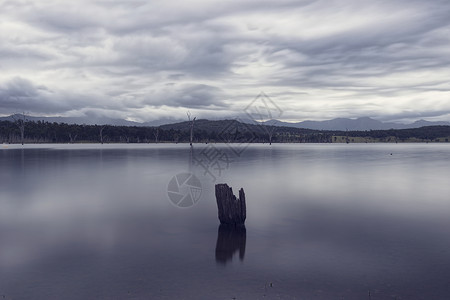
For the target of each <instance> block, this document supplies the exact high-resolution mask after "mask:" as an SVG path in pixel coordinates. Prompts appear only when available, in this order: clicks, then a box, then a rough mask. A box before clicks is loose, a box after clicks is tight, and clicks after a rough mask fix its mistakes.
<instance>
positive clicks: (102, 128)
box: [100, 125, 106, 144]
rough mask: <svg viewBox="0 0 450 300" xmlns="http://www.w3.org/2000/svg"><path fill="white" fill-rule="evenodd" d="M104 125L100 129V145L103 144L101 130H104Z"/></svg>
mask: <svg viewBox="0 0 450 300" xmlns="http://www.w3.org/2000/svg"><path fill="white" fill-rule="evenodd" d="M105 127H106V125H103V126H102V127H100V143H102V144H103V130H104V129H105Z"/></svg>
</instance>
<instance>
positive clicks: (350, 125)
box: [264, 117, 450, 131]
mask: <svg viewBox="0 0 450 300" xmlns="http://www.w3.org/2000/svg"><path fill="white" fill-rule="evenodd" d="M264 124H267V125H274V126H288V127H295V128H308V129H314V130H344V131H345V130H349V131H365V130H389V129H408V128H420V127H424V126H439V125H443V126H449V125H450V122H443V121H442V122H430V121H425V120H418V121H416V122H414V123H411V124H402V123H392V122H381V121H378V120H375V119H372V118H369V117H363V118H357V119H347V118H336V119H332V120H327V121H303V122H297V123H289V122H282V121H278V120H270V121H266V122H264Z"/></svg>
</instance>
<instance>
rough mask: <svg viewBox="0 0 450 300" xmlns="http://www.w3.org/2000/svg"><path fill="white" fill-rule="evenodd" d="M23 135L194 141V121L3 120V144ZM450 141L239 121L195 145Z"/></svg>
mask: <svg viewBox="0 0 450 300" xmlns="http://www.w3.org/2000/svg"><path fill="white" fill-rule="evenodd" d="M22 134H23V135H22ZM22 136H23V142H24V143H162V142H163V143H185V142H189V140H190V123H189V122H181V123H176V124H169V125H162V126H159V127H141V126H112V125H77V124H65V123H50V122H43V121H37V122H35V121H26V120H25V121H23V120H22V121H21V120H16V121H15V122H11V121H0V143H11V144H13V143H21V142H22ZM449 139H450V126H427V127H421V128H414V129H398V130H394V129H391V130H370V131H348V132H346V131H319V130H312V129H300V128H293V127H278V126H270V125H259V124H246V123H241V122H238V121H236V120H222V121H209V120H197V121H195V124H194V128H193V142H194V143H208V142H218V143H220V142H226V143H232V142H236V143H242V142H246V143H249V142H250V143H265V142H273V143H361V142H367V143H368V142H448V141H449Z"/></svg>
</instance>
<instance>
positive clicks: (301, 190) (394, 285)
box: [0, 144, 450, 300]
mask: <svg viewBox="0 0 450 300" xmlns="http://www.w3.org/2000/svg"><path fill="white" fill-rule="evenodd" d="M213 154H214V155H213ZM213 157H215V158H214V159H213ZM208 159H211V160H210V161H209V163H210V164H209V165H208ZM449 162H450V145H448V144H349V145H346V144H343V145H334V144H321V145H314V144H292V145H279V144H277V145H272V146H269V145H250V146H249V147H246V145H230V146H227V145H218V144H217V145H195V146H194V151H193V152H191V151H190V149H189V146H188V145H186V144H179V145H164V144H158V145H25V146H24V147H22V146H13V145H3V146H0V299H1V297H3V298H4V299H234V298H235V299H358V300H359V299H427V300H429V299H434V300H436V299H437V300H439V299H450V235H449V228H450V209H449V208H450V201H449V198H450V197H449V195H450V184H449V178H450V163H449ZM177 174H181V175H179V176H178V177H176V178H177V179H180V178H183V176H184V175H183V174H188V175H186V176H192V177H191V179H195V178H196V179H198V181H195V182H196V183H195V184H193V185H194V188H192V189H190V188H189V187H186V186H181V187H180V190H179V195H181V196H183V195H191V196H192V197H193V198H192V199H193V200H194V201H191V202H186V201H185V200H186V199H187V198H184V200H183V201H185V202H180V203H178V202H176V201H175V203H173V202H172V201H171V198H170V197H169V194H168V189H169V190H171V189H173V182H176V181H173V180H174V179H173V178H174V176H176V175H177ZM171 181H173V182H172V186H171V184H170V182H171ZM223 182H226V183H228V184H229V185H230V186H232V187H233V190H234V192H235V193H237V191H238V189H239V188H240V187H243V188H244V189H245V193H246V198H247V221H246V227H245V228H237V229H229V228H219V221H218V219H217V207H216V203H215V197H214V184H215V183H223ZM179 184H181V183H180V182H179ZM191 192H192V194H191ZM186 193H187V194H186ZM189 199H190V198H189ZM194 202H195V203H194ZM180 206H188V207H180Z"/></svg>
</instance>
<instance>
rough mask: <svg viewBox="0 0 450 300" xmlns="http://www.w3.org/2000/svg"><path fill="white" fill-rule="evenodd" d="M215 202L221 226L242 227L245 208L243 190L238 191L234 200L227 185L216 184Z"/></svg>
mask: <svg viewBox="0 0 450 300" xmlns="http://www.w3.org/2000/svg"><path fill="white" fill-rule="evenodd" d="M216 201H217V209H218V211H219V212H218V214H219V220H220V223H221V224H228V225H244V223H245V219H246V217H247V211H246V210H247V208H246V204H245V193H244V189H243V188H241V189H240V190H239V198H236V196H235V195H234V194H233V189H232V188H231V187H229V186H228V184H226V183H220V184H216Z"/></svg>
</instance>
